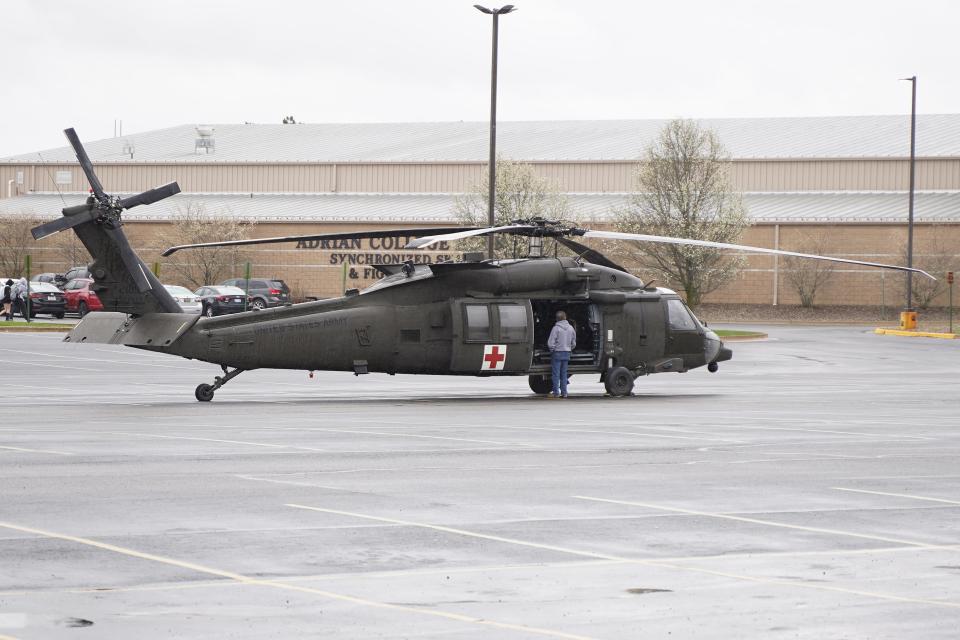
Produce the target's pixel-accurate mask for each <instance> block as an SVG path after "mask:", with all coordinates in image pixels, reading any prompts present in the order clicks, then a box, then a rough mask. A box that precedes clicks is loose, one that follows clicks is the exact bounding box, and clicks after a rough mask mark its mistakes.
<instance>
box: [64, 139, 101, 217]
mask: <svg viewBox="0 0 960 640" xmlns="http://www.w3.org/2000/svg"><path fill="white" fill-rule="evenodd" d="M63 133H64V134H66V136H67V140H69V141H70V146H71V147H73V151H74V152H75V153H76V154H77V160H79V161H80V168H81V169H83V172H84V173H85V174H86V175H87V181H88V182H89V183H90V188H91V189H93V195H95V196H97V200H102V199H104V198H105V197H106V194H105V193H104V192H103V185H101V184H100V179H99V178H97V174H96V173H94V172H93V163H92V162H90V156H88V155H87V150H86V149H84V148H83V145H82V144H80V138H79V136H77V132H76V131H74V130H73V128H72V127H71V128H70V129H64V131H63Z"/></svg>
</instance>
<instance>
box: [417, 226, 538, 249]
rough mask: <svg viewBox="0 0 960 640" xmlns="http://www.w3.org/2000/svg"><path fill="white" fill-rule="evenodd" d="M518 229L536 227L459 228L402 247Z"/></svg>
mask: <svg viewBox="0 0 960 640" xmlns="http://www.w3.org/2000/svg"><path fill="white" fill-rule="evenodd" d="M518 229H523V230H525V231H532V230H534V229H536V227H535V226H533V225H529V224H511V225H506V226H503V227H484V228H483V229H468V230H466V231H464V230H462V229H459V230H457V231H456V232H455V233H441V234H437V235H434V236H426V237H424V238H418V239H416V240H413V241H411V242H409V243H408V244H407V246H406V247H404V249H423V248H424V247H429V246H430V245H432V244H436V243H437V242H449V241H452V240H463V239H464V238H472V237H474V236H485V235H489V234H491V233H515V232H516V231H517V230H518Z"/></svg>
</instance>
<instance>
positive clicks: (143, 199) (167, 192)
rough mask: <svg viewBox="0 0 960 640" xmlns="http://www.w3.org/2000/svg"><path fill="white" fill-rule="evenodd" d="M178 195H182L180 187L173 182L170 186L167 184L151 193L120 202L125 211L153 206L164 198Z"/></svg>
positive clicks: (144, 193) (150, 191)
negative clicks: (147, 205) (143, 206)
mask: <svg viewBox="0 0 960 640" xmlns="http://www.w3.org/2000/svg"><path fill="white" fill-rule="evenodd" d="M178 193H180V185H179V184H177V183H176V182H171V183H170V184H165V185H163V186H162V187H157V188H155V189H150V190H149V191H144V192H143V193H141V194H138V195H135V196H130V197H129V198H124V199H123V200H121V201H120V207H121V208H123V209H130V208H132V207H136V206H137V205H141V204H153V203H154V202H158V201H160V200H163V199H164V198H169V197H170V196H174V195H176V194H178Z"/></svg>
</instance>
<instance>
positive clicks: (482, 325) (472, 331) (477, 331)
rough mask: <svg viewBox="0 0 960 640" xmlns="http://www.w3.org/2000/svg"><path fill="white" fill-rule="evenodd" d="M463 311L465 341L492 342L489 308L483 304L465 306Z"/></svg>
mask: <svg viewBox="0 0 960 640" xmlns="http://www.w3.org/2000/svg"><path fill="white" fill-rule="evenodd" d="M463 310H464V316H465V317H466V320H467V340H492V339H493V336H492V335H491V334H490V307H488V306H487V305H485V304H467V305H464V307H463Z"/></svg>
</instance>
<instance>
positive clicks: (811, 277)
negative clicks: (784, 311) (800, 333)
mask: <svg viewBox="0 0 960 640" xmlns="http://www.w3.org/2000/svg"><path fill="white" fill-rule="evenodd" d="M788 251H795V252H797V253H812V254H815V255H819V256H822V255H827V252H828V251H829V248H828V241H827V235H826V233H824V232H821V233H820V234H819V235H816V236H807V237H806V238H804V239H803V240H802V241H801V242H800V244H798V245H797V246H796V247H795V248H790V249H788ZM835 265H836V263H835V262H827V261H826V260H808V259H805V258H794V257H789V256H788V257H786V258H784V266H785V267H786V268H785V269H784V276H785V277H786V279H787V282H789V283H790V285H791V286H792V287H793V288H794V290H795V291H796V292H797V295H799V296H800V306H803V307H812V306H813V305H814V302H815V300H816V298H817V291H818V290H821V289H822V288H823V286H824V285H825V284H826V283H827V281H828V280H830V277H831V276H832V275H833V272H834V266H835Z"/></svg>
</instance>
